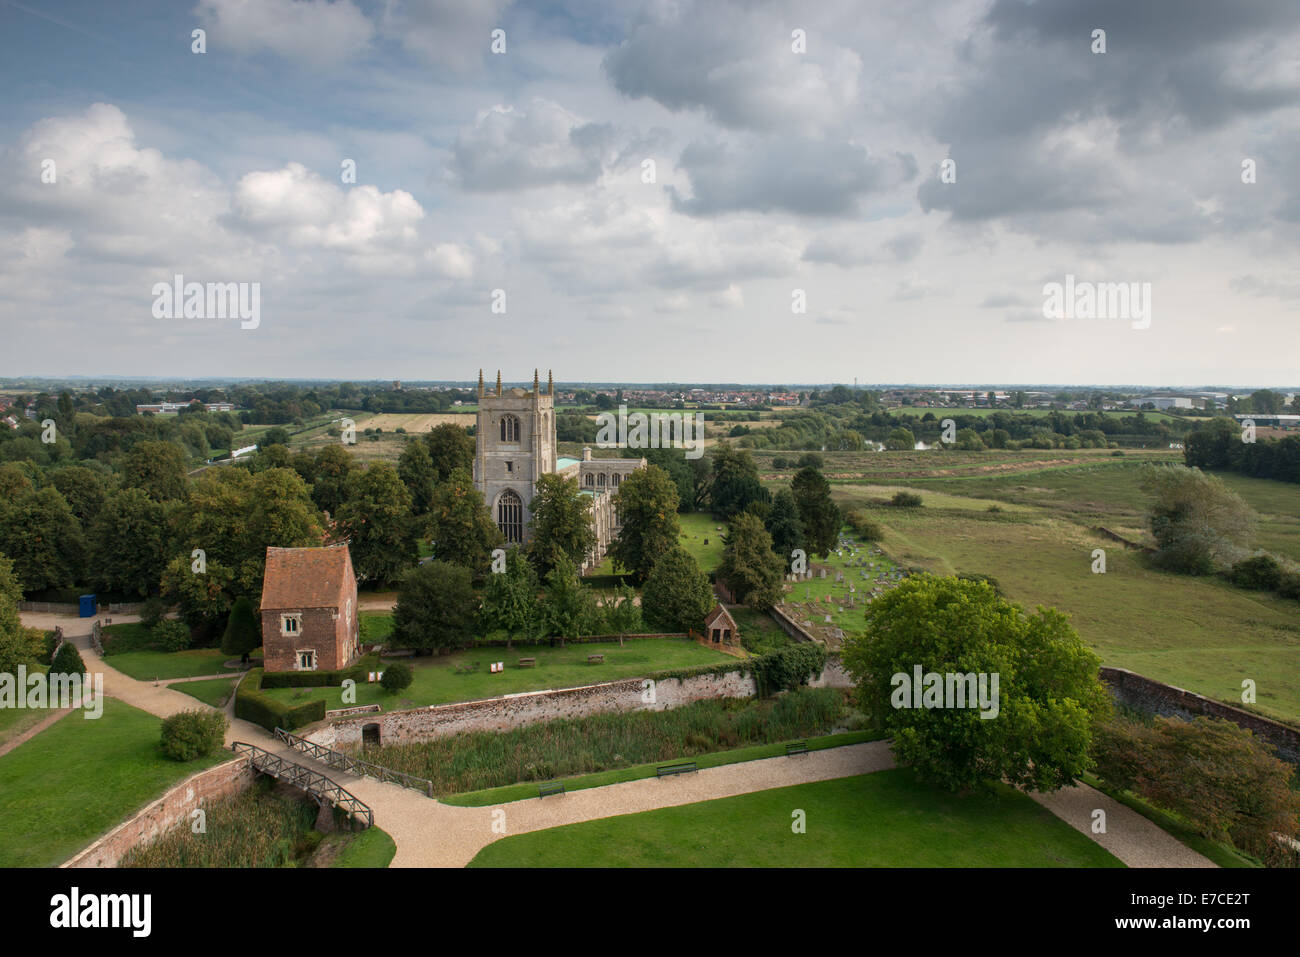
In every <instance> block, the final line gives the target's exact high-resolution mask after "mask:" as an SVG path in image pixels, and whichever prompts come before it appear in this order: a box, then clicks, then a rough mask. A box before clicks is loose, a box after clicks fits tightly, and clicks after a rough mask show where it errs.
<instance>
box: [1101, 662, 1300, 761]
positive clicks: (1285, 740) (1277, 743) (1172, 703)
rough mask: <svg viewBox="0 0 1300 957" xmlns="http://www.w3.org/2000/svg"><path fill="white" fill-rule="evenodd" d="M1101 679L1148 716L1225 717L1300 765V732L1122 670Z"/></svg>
mask: <svg viewBox="0 0 1300 957" xmlns="http://www.w3.org/2000/svg"><path fill="white" fill-rule="evenodd" d="M1101 680H1102V681H1104V682H1105V683H1106V685H1107V686H1108V687H1109V688H1110V693H1111V695H1112V696H1114V698H1115V700H1116V701H1118V702H1119V703H1120V704H1122V705H1124V706H1125V707H1128V708H1132V709H1133V710H1135V711H1141V712H1143V713H1145V714H1159V715H1164V716H1166V717H1174V716H1177V717H1179V718H1184V719H1186V720H1189V721H1190V720H1191V719H1192V718H1195V717H1197V716H1198V715H1206V716H1208V717H1211V718H1223V719H1225V720H1228V721H1231V722H1232V723H1233V724H1236V725H1238V726H1240V727H1242V728H1245V729H1246V730H1248V731H1252V732H1254V733H1255V734H1256V735H1258V736H1259V737H1261V738H1263V739H1264V740H1265V741H1267V742H1268V743H1269V744H1271V745H1273V746H1274V747H1275V748H1276V749H1277V755H1278V757H1279V758H1281V759H1282V760H1284V761H1289V762H1291V763H1292V764H1300V731H1297V730H1296V729H1295V728H1291V727H1288V726H1287V725H1284V724H1281V723H1279V722H1277V721H1271V720H1269V719H1268V718H1265V717H1262V716H1260V715H1257V714H1252V713H1251V712H1249V711H1242V710H1241V709H1240V708H1234V707H1232V705H1227V704H1224V703H1223V702H1221V701H1214V700H1212V699H1210V698H1206V697H1203V696H1201V695H1198V694H1196V693H1195V692H1192V691H1184V690H1183V689H1182V688H1175V687H1174V686H1173V685H1167V684H1161V683H1160V682H1159V681H1153V680H1152V679H1150V678H1144V677H1143V676H1142V675H1139V674H1135V673H1134V672H1132V671H1125V670H1124V669H1123V668H1102V669H1101Z"/></svg>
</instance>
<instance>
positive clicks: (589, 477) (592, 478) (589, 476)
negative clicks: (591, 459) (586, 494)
mask: <svg viewBox="0 0 1300 957" xmlns="http://www.w3.org/2000/svg"><path fill="white" fill-rule="evenodd" d="M586 484H587V488H591V487H592V486H594V485H595V484H596V479H595V476H593V475H592V474H591V473H590V472H588V473H587V483H586Z"/></svg>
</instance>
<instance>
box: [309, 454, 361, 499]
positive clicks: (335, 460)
mask: <svg viewBox="0 0 1300 957" xmlns="http://www.w3.org/2000/svg"><path fill="white" fill-rule="evenodd" d="M356 470H357V465H356V462H355V461H354V460H353V458H352V455H351V453H350V452H348V450H347V449H345V448H344V447H343V445H342V443H340V444H337V445H327V446H325V447H324V448H323V449H321V450H320V451H319V452H317V453H316V472H315V475H314V476H313V478H312V483H311V499H312V501H313V502H315V503H316V507H317V508H319V509H320V510H321V511H323V512H328V513H329V514H330V515H331V516H333V515H334V514H335V513H336V512H337V511H338V509H339V506H340V505H342V504H343V503H344V502H346V501H347V498H348V479H350V478H351V477H352V473H353V472H355V471H356Z"/></svg>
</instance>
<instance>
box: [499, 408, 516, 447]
mask: <svg viewBox="0 0 1300 957" xmlns="http://www.w3.org/2000/svg"><path fill="white" fill-rule="evenodd" d="M501 441H502V442H518V441H519V420H518V419H517V418H515V417H514V416H513V415H503V416H501Z"/></svg>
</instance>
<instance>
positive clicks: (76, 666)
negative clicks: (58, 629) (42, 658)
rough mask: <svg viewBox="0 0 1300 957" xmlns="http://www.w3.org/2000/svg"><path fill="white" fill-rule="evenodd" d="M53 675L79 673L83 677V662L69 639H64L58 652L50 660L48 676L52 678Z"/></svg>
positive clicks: (84, 671) (84, 667)
mask: <svg viewBox="0 0 1300 957" xmlns="http://www.w3.org/2000/svg"><path fill="white" fill-rule="evenodd" d="M55 675H81V676H82V677H83V678H84V677H85V675H86V665H85V662H83V661H82V660H81V655H80V654H78V653H77V648H76V646H75V645H74V644H73V643H72V642H70V641H65V642H64V643H63V644H62V645H60V646H59V650H58V653H57V654H55V656H54V659H53V660H52V661H51V662H50V677H51V678H53V677H54V676H55Z"/></svg>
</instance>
